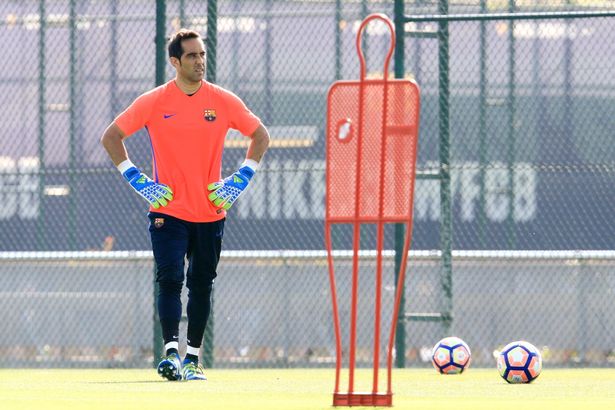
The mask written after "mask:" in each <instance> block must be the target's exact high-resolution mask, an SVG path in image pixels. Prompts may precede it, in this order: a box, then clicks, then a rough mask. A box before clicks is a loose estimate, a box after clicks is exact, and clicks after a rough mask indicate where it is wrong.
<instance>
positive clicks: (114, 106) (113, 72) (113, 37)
mask: <svg viewBox="0 0 615 410" xmlns="http://www.w3.org/2000/svg"><path fill="white" fill-rule="evenodd" d="M117 2H118V0H112V1H111V15H112V16H117V15H119V14H118V7H117ZM110 30H111V45H110V50H111V55H110V61H109V64H110V65H111V67H110V70H111V73H110V75H109V77H110V78H109V80H110V83H111V87H110V91H111V99H110V102H111V110H110V116H111V118H110V120H111V121H113V119H114V118H115V114H116V111H115V110H117V107H118V106H119V101H118V97H117V94H118V93H117V79H118V75H117V42H118V40H117V21H116V19H115V18H112V19H111V27H110Z"/></svg>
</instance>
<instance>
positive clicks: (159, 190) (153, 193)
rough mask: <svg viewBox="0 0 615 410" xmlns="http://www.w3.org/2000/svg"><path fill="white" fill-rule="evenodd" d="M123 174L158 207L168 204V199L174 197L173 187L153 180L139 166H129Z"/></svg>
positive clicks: (151, 203) (144, 196) (138, 191)
mask: <svg viewBox="0 0 615 410" xmlns="http://www.w3.org/2000/svg"><path fill="white" fill-rule="evenodd" d="M122 175H123V176H124V178H126V181H128V183H129V184H130V186H131V187H132V188H133V189H134V190H135V191H137V193H138V194H139V195H141V196H142V197H143V198H145V200H146V201H147V202H149V203H150V205H151V206H153V207H154V208H156V209H158V208H160V206H167V204H168V201H171V200H172V199H173V191H171V188H169V187H168V186H166V185H164V184H159V183H157V182H154V181H152V180H151V179H150V178H149V177H148V176H147V175H145V174H144V173H143V172H141V171H140V170H139V169H138V168H137V167H130V168H128V169H127V170H126V171H125V172H124V173H123V174H122Z"/></svg>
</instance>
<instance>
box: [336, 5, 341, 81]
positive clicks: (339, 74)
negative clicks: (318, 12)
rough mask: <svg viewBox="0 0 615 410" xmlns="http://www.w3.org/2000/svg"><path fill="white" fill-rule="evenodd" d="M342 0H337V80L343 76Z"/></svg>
mask: <svg viewBox="0 0 615 410" xmlns="http://www.w3.org/2000/svg"><path fill="white" fill-rule="evenodd" d="M341 22H342V0H335V80H336V81H337V80H339V79H341V78H342V28H341V27H340V24H341Z"/></svg>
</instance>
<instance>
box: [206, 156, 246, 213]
mask: <svg viewBox="0 0 615 410" xmlns="http://www.w3.org/2000/svg"><path fill="white" fill-rule="evenodd" d="M252 176H254V169H252V168H250V167H249V166H242V167H241V168H239V171H237V172H235V173H234V174H233V175H231V176H229V177H227V178H224V179H223V180H222V181H218V182H214V183H212V184H209V185H207V190H209V191H212V192H211V193H210V194H209V196H208V198H209V200H210V201H211V202H212V203H213V204H214V205H215V206H217V207H219V208H223V209H230V207H231V206H232V205H233V204H234V203H235V201H236V200H237V198H239V196H240V195H241V194H242V193H243V191H244V190H245V189H246V188H247V187H248V184H249V183H250V180H251V179H252Z"/></svg>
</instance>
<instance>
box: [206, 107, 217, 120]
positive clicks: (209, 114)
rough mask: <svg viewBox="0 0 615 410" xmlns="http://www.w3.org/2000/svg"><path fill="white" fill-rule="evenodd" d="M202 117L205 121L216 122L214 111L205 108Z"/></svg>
mask: <svg viewBox="0 0 615 410" xmlns="http://www.w3.org/2000/svg"><path fill="white" fill-rule="evenodd" d="M203 117H205V119H206V120H207V121H215V120H216V110H212V109H211V108H206V109H205V111H204V112H203Z"/></svg>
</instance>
